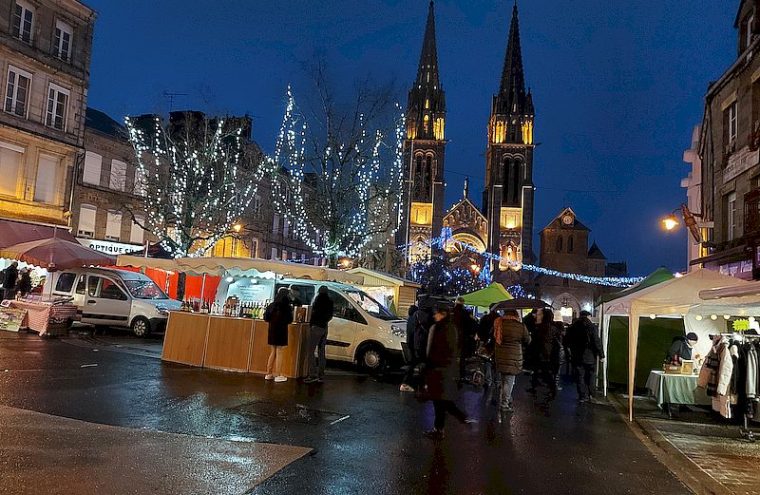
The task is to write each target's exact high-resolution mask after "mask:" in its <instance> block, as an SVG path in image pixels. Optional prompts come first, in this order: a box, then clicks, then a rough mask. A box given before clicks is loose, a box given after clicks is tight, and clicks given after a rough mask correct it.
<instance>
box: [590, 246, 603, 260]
mask: <svg viewBox="0 0 760 495" xmlns="http://www.w3.org/2000/svg"><path fill="white" fill-rule="evenodd" d="M588 257H589V258H593V259H595V260H606V259H607V257H606V256H605V255H604V253H603V252H602V250H601V249H599V246H597V244H596V242H594V243H593V244H592V245H591V249H589V250H588Z"/></svg>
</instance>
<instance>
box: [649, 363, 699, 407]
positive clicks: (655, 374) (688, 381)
mask: <svg viewBox="0 0 760 495" xmlns="http://www.w3.org/2000/svg"><path fill="white" fill-rule="evenodd" d="M647 389H649V395H651V396H652V397H654V398H655V400H656V401H657V405H658V406H660V407H662V405H663V404H685V405H701V406H707V405H710V404H712V400H711V399H710V398H709V397H708V396H707V394H706V393H705V391H704V389H701V388H699V387H697V375H675V374H667V373H665V372H664V371H659V370H652V372H651V373H650V374H649V379H648V380H647Z"/></svg>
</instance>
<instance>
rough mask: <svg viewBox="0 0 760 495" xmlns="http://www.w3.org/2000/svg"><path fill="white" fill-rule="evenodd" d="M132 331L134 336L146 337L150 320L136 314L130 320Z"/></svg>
mask: <svg viewBox="0 0 760 495" xmlns="http://www.w3.org/2000/svg"><path fill="white" fill-rule="evenodd" d="M131 328H132V333H133V334H134V335H135V337H140V338H142V337H147V336H148V335H150V322H149V321H148V319H147V318H144V317H142V316H138V317H137V318H135V319H134V320H132V325H131Z"/></svg>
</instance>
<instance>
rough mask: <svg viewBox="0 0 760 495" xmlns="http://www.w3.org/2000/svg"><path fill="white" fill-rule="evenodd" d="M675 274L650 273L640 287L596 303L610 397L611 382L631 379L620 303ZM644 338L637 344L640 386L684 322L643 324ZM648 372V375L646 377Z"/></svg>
mask: <svg viewBox="0 0 760 495" xmlns="http://www.w3.org/2000/svg"><path fill="white" fill-rule="evenodd" d="M673 278H675V277H674V275H673V273H672V272H671V271H670V270H668V269H667V268H665V267H660V268H658V269H656V270H655V271H653V272H652V273H650V274H649V275H648V276H647V277H645V278H644V280H642V281H641V282H639V283H638V284H636V285H634V286H632V287H629V288H627V289H624V290H621V291H619V292H614V293H611V294H605V295H603V296H602V297H601V298H600V299H599V301H598V302H597V314H598V315H599V323H600V325H601V337H602V347H603V348H604V350H605V351H604V352H605V355H606V356H607V359H606V360H605V361H604V363H603V364H602V368H603V369H602V373H601V375H602V376H601V378H602V388H603V390H604V394H605V395H607V387H608V385H609V383H610V382H612V383H626V382H627V380H628V332H629V328H628V325H629V318H628V316H626V315H623V314H621V313H620V311H619V310H616V309H615V308H614V306H616V302H617V301H618V300H621V301H625V299H624V298H626V297H628V296H631V295H632V294H636V293H637V292H639V291H642V290H644V289H649V288H650V287H654V286H656V285H659V284H661V283H663V282H667V281H668V280H672V279H673ZM640 332H641V338H640V339H639V342H638V354H637V359H636V361H637V367H636V369H637V370H641V373H640V376H637V377H636V378H635V381H636V383H638V384H639V386H643V385H644V383H645V382H646V379H647V376H648V373H649V370H650V369H653V368H654V367H656V365H657V364H659V363H660V362H661V361H662V358H663V356H664V353H665V351H664V350H663V349H665V350H667V348H668V346H669V345H670V342H671V341H672V340H673V337H675V336H677V335H683V333H684V326H683V320H667V319H663V318H658V319H657V320H647V321H645V322H643V323H642V327H641V330H640ZM644 373H646V374H644Z"/></svg>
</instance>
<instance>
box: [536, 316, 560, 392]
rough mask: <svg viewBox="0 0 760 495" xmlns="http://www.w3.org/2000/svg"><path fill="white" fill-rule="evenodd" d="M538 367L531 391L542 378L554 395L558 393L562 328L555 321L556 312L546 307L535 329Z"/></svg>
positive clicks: (537, 320) (537, 319)
mask: <svg viewBox="0 0 760 495" xmlns="http://www.w3.org/2000/svg"><path fill="white" fill-rule="evenodd" d="M535 340H536V342H535V347H534V349H535V352H536V353H537V354H536V356H535V359H536V363H535V366H536V369H535V371H534V372H533V376H532V378H531V388H530V389H529V391H530V392H535V391H536V388H537V387H538V384H539V382H540V381H541V380H543V381H544V383H546V385H547V387H549V391H550V392H551V393H552V395H556V393H557V376H556V370H558V369H559V366H558V365H557V359H558V357H559V354H560V352H561V351H560V350H559V349H560V348H561V346H562V330H561V329H560V327H558V326H557V325H556V324H555V322H554V312H553V311H552V310H551V309H549V308H544V309H543V310H541V311H539V312H538V313H537V315H536V330H535Z"/></svg>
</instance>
